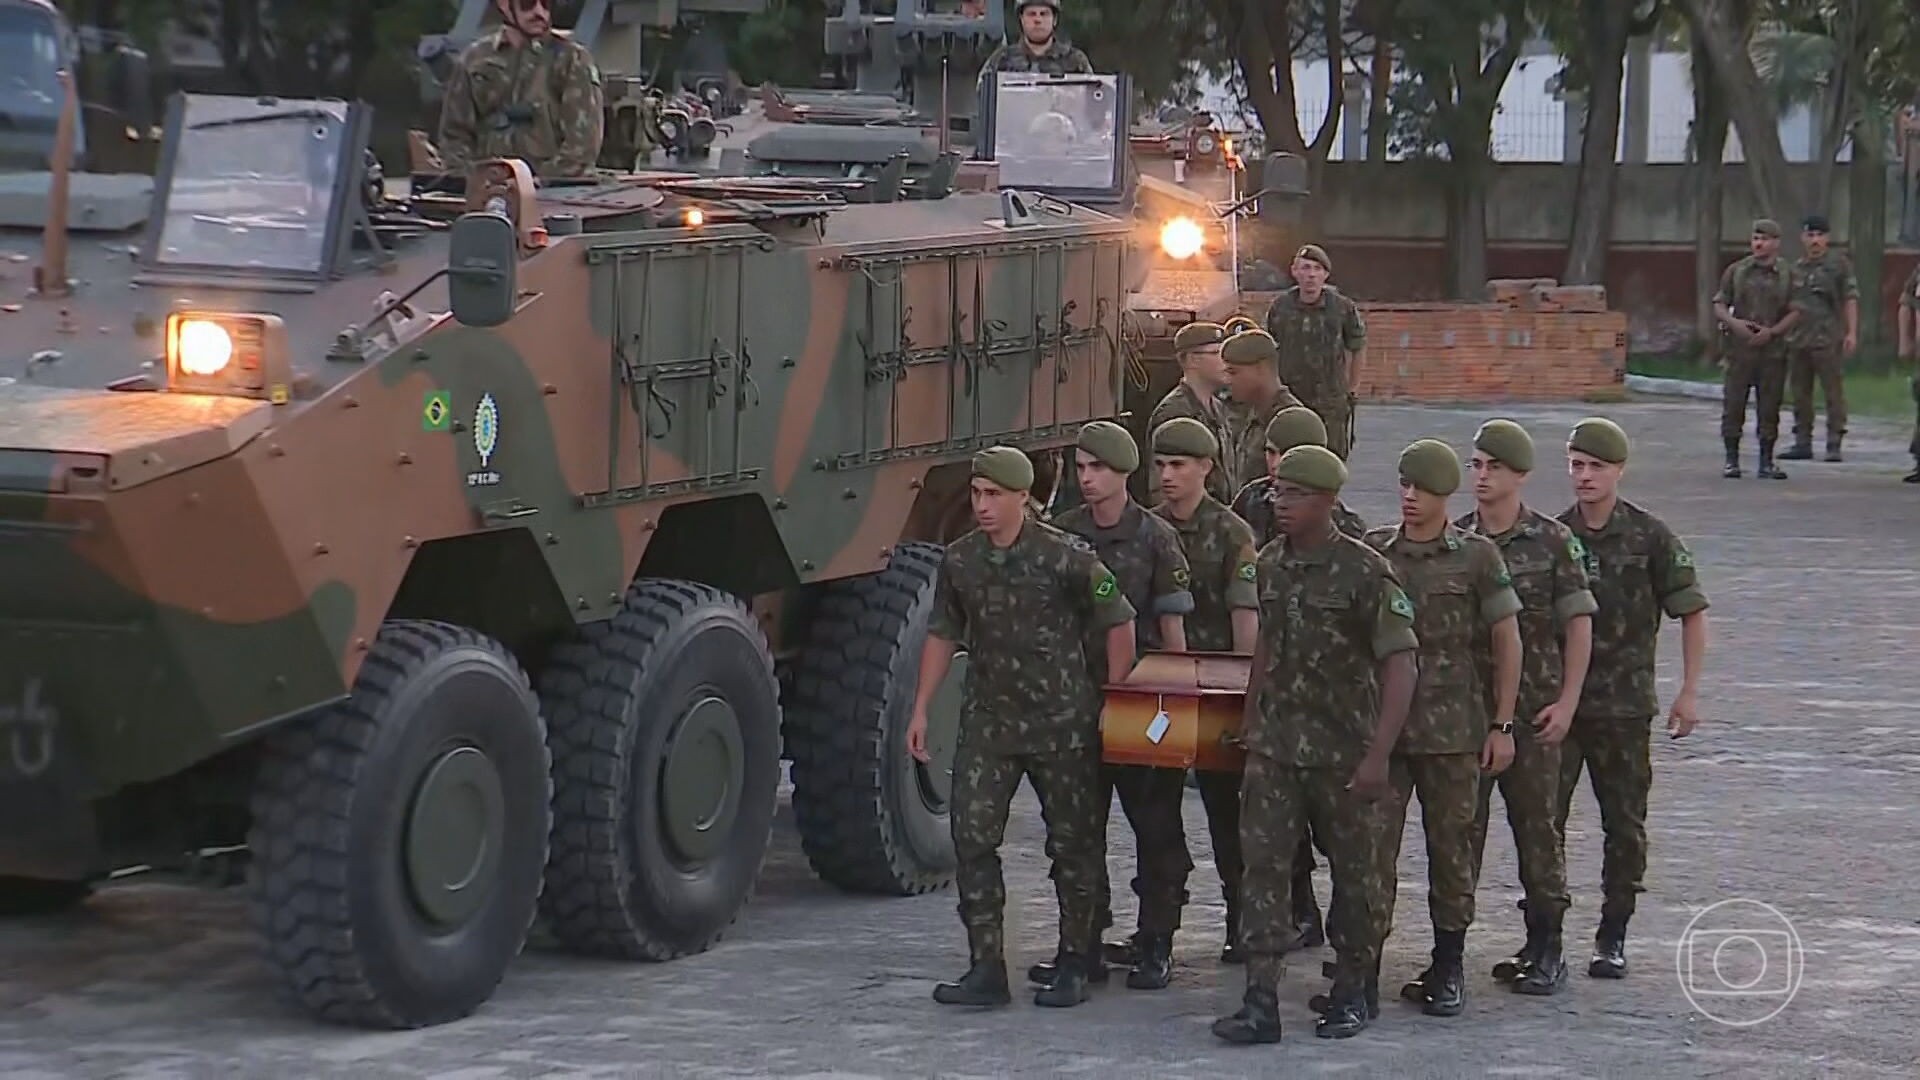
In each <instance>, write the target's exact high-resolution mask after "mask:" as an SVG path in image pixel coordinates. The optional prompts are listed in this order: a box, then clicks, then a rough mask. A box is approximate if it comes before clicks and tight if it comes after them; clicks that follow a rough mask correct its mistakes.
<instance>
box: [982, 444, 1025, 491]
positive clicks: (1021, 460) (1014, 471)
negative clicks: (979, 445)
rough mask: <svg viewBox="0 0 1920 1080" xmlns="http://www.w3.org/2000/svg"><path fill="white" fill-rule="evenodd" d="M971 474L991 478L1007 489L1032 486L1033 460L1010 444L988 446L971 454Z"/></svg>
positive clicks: (1019, 489) (1020, 489)
mask: <svg viewBox="0 0 1920 1080" xmlns="http://www.w3.org/2000/svg"><path fill="white" fill-rule="evenodd" d="M973 475H975V476H978V477H980V478H981V479H983V480H991V481H993V482H994V483H996V484H998V485H1000V486H1001V487H1003V488H1006V489H1007V490H1008V491H1029V490H1031V489H1032V488H1033V462H1031V461H1029V460H1027V455H1025V454H1023V453H1021V452H1020V451H1019V450H1018V449H1017V448H1015V447H1011V446H989V447H987V448H986V449H985V450H982V451H980V452H979V453H977V454H975V455H973Z"/></svg>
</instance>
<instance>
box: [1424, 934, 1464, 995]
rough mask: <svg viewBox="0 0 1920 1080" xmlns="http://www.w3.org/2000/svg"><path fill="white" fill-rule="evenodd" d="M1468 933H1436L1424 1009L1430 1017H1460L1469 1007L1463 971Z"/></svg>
mask: <svg viewBox="0 0 1920 1080" xmlns="http://www.w3.org/2000/svg"><path fill="white" fill-rule="evenodd" d="M1466 946H1467V932H1466V931H1465V930H1435V931H1434V932H1433V967H1431V968H1429V969H1428V970H1430V971H1432V972H1433V978H1432V979H1430V980H1428V981H1427V1003H1426V1005H1425V1006H1424V1007H1423V1008H1422V1009H1421V1011H1422V1012H1424V1013H1426V1014H1427V1015H1428V1016H1459V1015H1460V1013H1461V1012H1462V1011H1464V1010H1465V1009H1466V1007H1467V973H1466V972H1465V971H1464V970H1462V963H1463V960H1464V957H1465V954H1466Z"/></svg>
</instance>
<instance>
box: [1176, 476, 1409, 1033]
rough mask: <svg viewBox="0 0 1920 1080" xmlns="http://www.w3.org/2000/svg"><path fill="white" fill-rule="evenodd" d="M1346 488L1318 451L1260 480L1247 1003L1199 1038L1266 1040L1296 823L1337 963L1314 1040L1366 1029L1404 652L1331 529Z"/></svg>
mask: <svg viewBox="0 0 1920 1080" xmlns="http://www.w3.org/2000/svg"><path fill="white" fill-rule="evenodd" d="M1346 479H1347V469H1346V466H1345V465H1343V464H1341V462H1340V459H1339V458H1338V457H1335V456H1334V454H1333V453H1332V451H1330V450H1328V449H1327V448H1326V447H1323V446H1297V447H1294V448H1293V449H1292V450H1289V451H1287V453H1286V455H1285V456H1284V457H1282V458H1281V459H1280V464H1279V467H1278V468H1276V469H1275V470H1274V510H1275V513H1276V515H1277V516H1278V518H1279V522H1280V531H1281V534H1282V535H1281V538H1280V539H1279V540H1277V541H1275V542H1274V543H1271V544H1268V545H1267V546H1266V548H1264V549H1263V550H1262V551H1261V552H1260V558H1259V571H1258V583H1257V584H1258V588H1259V594H1260V632H1259V638H1258V641H1257V642H1256V644H1255V647H1254V650H1253V662H1252V665H1251V667H1250V669H1249V670H1250V679H1249V683H1248V686H1247V704H1246V714H1245V719H1244V720H1243V721H1242V728H1241V736H1242V739H1243V740H1244V741H1245V743H1246V745H1247V765H1246V773H1245V781H1244V783H1245V792H1244V794H1243V795H1242V797H1241V798H1242V802H1241V814H1242V817H1241V821H1240V843H1241V846H1242V849H1243V854H1244V855H1245V857H1246V867H1247V869H1246V878H1245V880H1244V881H1243V883H1242V886H1241V892H1242V897H1243V900H1244V903H1245V904H1246V914H1245V925H1244V926H1243V927H1242V933H1243V935H1244V937H1243V940H1244V942H1245V945H1246V949H1247V988H1246V993H1245V996H1244V998H1243V1001H1242V1004H1241V1007H1240V1011H1238V1012H1236V1013H1234V1014H1233V1015H1232V1016H1225V1017H1221V1018H1220V1019H1218V1020H1215V1021H1214V1023H1213V1033H1214V1034H1215V1035H1216V1036H1218V1037H1220V1038H1222V1039H1225V1040H1227V1041H1228V1042H1235V1043H1265V1042H1278V1041H1279V1040H1280V1011H1279V1010H1280V1006H1279V995H1278V982H1279V977H1280V955H1281V952H1282V949H1283V946H1284V944H1285V941H1286V939H1287V938H1288V937H1290V936H1291V935H1290V933H1289V928H1288V926H1287V912H1288V911H1289V910H1290V909H1291V903H1292V901H1291V898H1290V897H1289V895H1288V893H1289V891H1290V890H1291V888H1292V884H1291V881H1290V879H1291V876H1292V872H1293V867H1292V865H1291V863H1292V861H1293V853H1294V849H1295V847H1296V846H1297V845H1298V843H1299V837H1300V832H1301V830H1302V829H1304V828H1305V827H1306V825H1305V823H1306V822H1309V821H1310V822H1312V823H1313V828H1314V829H1315V831H1317V832H1319V833H1320V834H1321V835H1323V836H1325V837H1326V838H1327V842H1328V846H1327V854H1328V862H1329V863H1331V864H1332V870H1333V917H1332V919H1330V920H1329V924H1330V926H1331V927H1332V928H1333V930H1334V935H1333V946H1334V949H1335V951H1336V956H1337V959H1336V961H1335V971H1334V982H1333V989H1332V991H1331V992H1330V993H1328V994H1327V995H1326V1001H1325V1002H1324V1003H1323V1005H1322V1008H1321V1015H1320V1019H1319V1020H1318V1021H1317V1022H1316V1024H1315V1027H1314V1034H1315V1035H1318V1036H1320V1037H1323V1038H1346V1037H1348V1036H1351V1035H1355V1034H1358V1033H1359V1031H1360V1030H1361V1029H1362V1028H1364V1027H1366V1026H1367V1024H1368V1023H1369V1022H1371V1020H1372V1019H1373V1018H1374V1017H1375V1016H1378V1015H1379V1004H1378V1002H1379V990H1378V979H1379V970H1380V945H1381V943H1382V942H1383V941H1385V940H1386V937H1387V933H1388V931H1389V930H1390V929H1391V928H1392V923H1393V897H1394V890H1395V885H1396V879H1395V865H1396V863H1397V862H1398V860H1399V857H1400V825H1399V820H1398V817H1397V815H1396V812H1395V809H1394V807H1395V805H1396V804H1397V803H1398V801H1399V799H1398V795H1397V793H1396V791H1395V788H1396V786H1398V787H1400V788H1404V787H1405V785H1406V780H1405V773H1404V770H1405V765H1404V764H1403V763H1401V762H1400V761H1399V760H1398V759H1397V758H1396V757H1395V756H1394V754H1393V747H1394V742H1395V741H1396V740H1397V739H1398V738H1399V735H1400V728H1401V726H1402V724H1403V723H1404V722H1405V720H1406V716H1407V703H1408V700H1409V699H1410V698H1411V697H1412V694H1413V686H1414V680H1415V675H1416V667H1415V663H1414V652H1415V650H1416V649H1417V648H1418V647H1419V644H1420V643H1419V640H1418V639H1417V638H1416V637H1415V636H1414V632H1413V617H1414V615H1413V605H1412V604H1411V603H1410V602H1409V601H1408V600H1407V596H1406V593H1404V592H1402V591H1401V589H1400V583H1399V580H1398V578H1397V577H1396V576H1395V574H1394V570H1393V564H1392V563H1390V562H1388V561H1387V558H1386V557H1385V556H1383V555H1381V554H1380V553H1379V552H1377V551H1374V550H1373V549H1372V548H1370V547H1368V546H1367V545H1366V544H1363V543H1361V542H1360V541H1358V540H1354V539H1351V538H1349V537H1346V536H1342V535H1341V534H1340V531H1339V530H1338V529H1335V528H1334V527H1333V518H1332V512H1333V499H1334V496H1335V495H1337V494H1339V492H1340V488H1341V487H1342V486H1343V485H1344V484H1345V483H1346ZM1396 774H1397V775H1396Z"/></svg>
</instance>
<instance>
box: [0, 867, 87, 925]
mask: <svg viewBox="0 0 1920 1080" xmlns="http://www.w3.org/2000/svg"><path fill="white" fill-rule="evenodd" d="M92 891H93V886H92V885H91V884H90V883H88V882H85V881H45V880H42V879H40V878H23V877H5V876H0V918H18V917H21V916H26V915H52V914H54V913H56V912H61V911H66V910H67V909H69V908H72V907H75V906H76V905H78V904H79V903H80V902H81V901H82V900H85V899H86V898H87V894H89V893H91V892H92Z"/></svg>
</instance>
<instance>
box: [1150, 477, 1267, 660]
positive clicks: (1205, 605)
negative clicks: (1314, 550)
mask: <svg viewBox="0 0 1920 1080" xmlns="http://www.w3.org/2000/svg"><path fill="white" fill-rule="evenodd" d="M1153 512H1154V514H1156V515H1157V516H1159V517H1160V518H1161V519H1162V520H1164V521H1165V522H1166V523H1167V524H1168V525H1169V526H1170V527H1171V528H1172V530H1173V532H1174V534H1175V535H1176V536H1177V537H1178V538H1179V541H1180V549H1181V550H1182V551H1184V552H1186V556H1187V565H1188V566H1190V567H1191V568H1192V569H1193V613H1192V614H1191V615H1188V616H1187V623H1186V631H1187V648H1188V649H1189V650H1192V651H1194V652H1232V651H1233V612H1234V609H1236V608H1247V609H1254V608H1257V607H1258V606H1259V597H1258V595H1256V594H1255V592H1254V589H1253V586H1254V576H1255V569H1254V551H1253V530H1252V529H1250V528H1248V527H1247V523H1246V522H1244V521H1241V520H1240V519H1239V518H1238V517H1235V516H1234V513H1233V511H1231V510H1228V509H1227V508H1226V507H1224V506H1222V505H1220V503H1218V502H1217V501H1215V500H1214V498H1213V497H1212V496H1208V497H1206V498H1203V499H1201V500H1200V505H1199V506H1198V507H1195V508H1194V511H1193V516H1192V517H1191V518H1188V519H1187V520H1185V521H1181V520H1180V519H1178V518H1176V517H1174V516H1173V508H1172V507H1170V506H1168V505H1167V504H1166V503H1161V504H1160V505H1158V506H1156V507H1154V508H1153Z"/></svg>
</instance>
